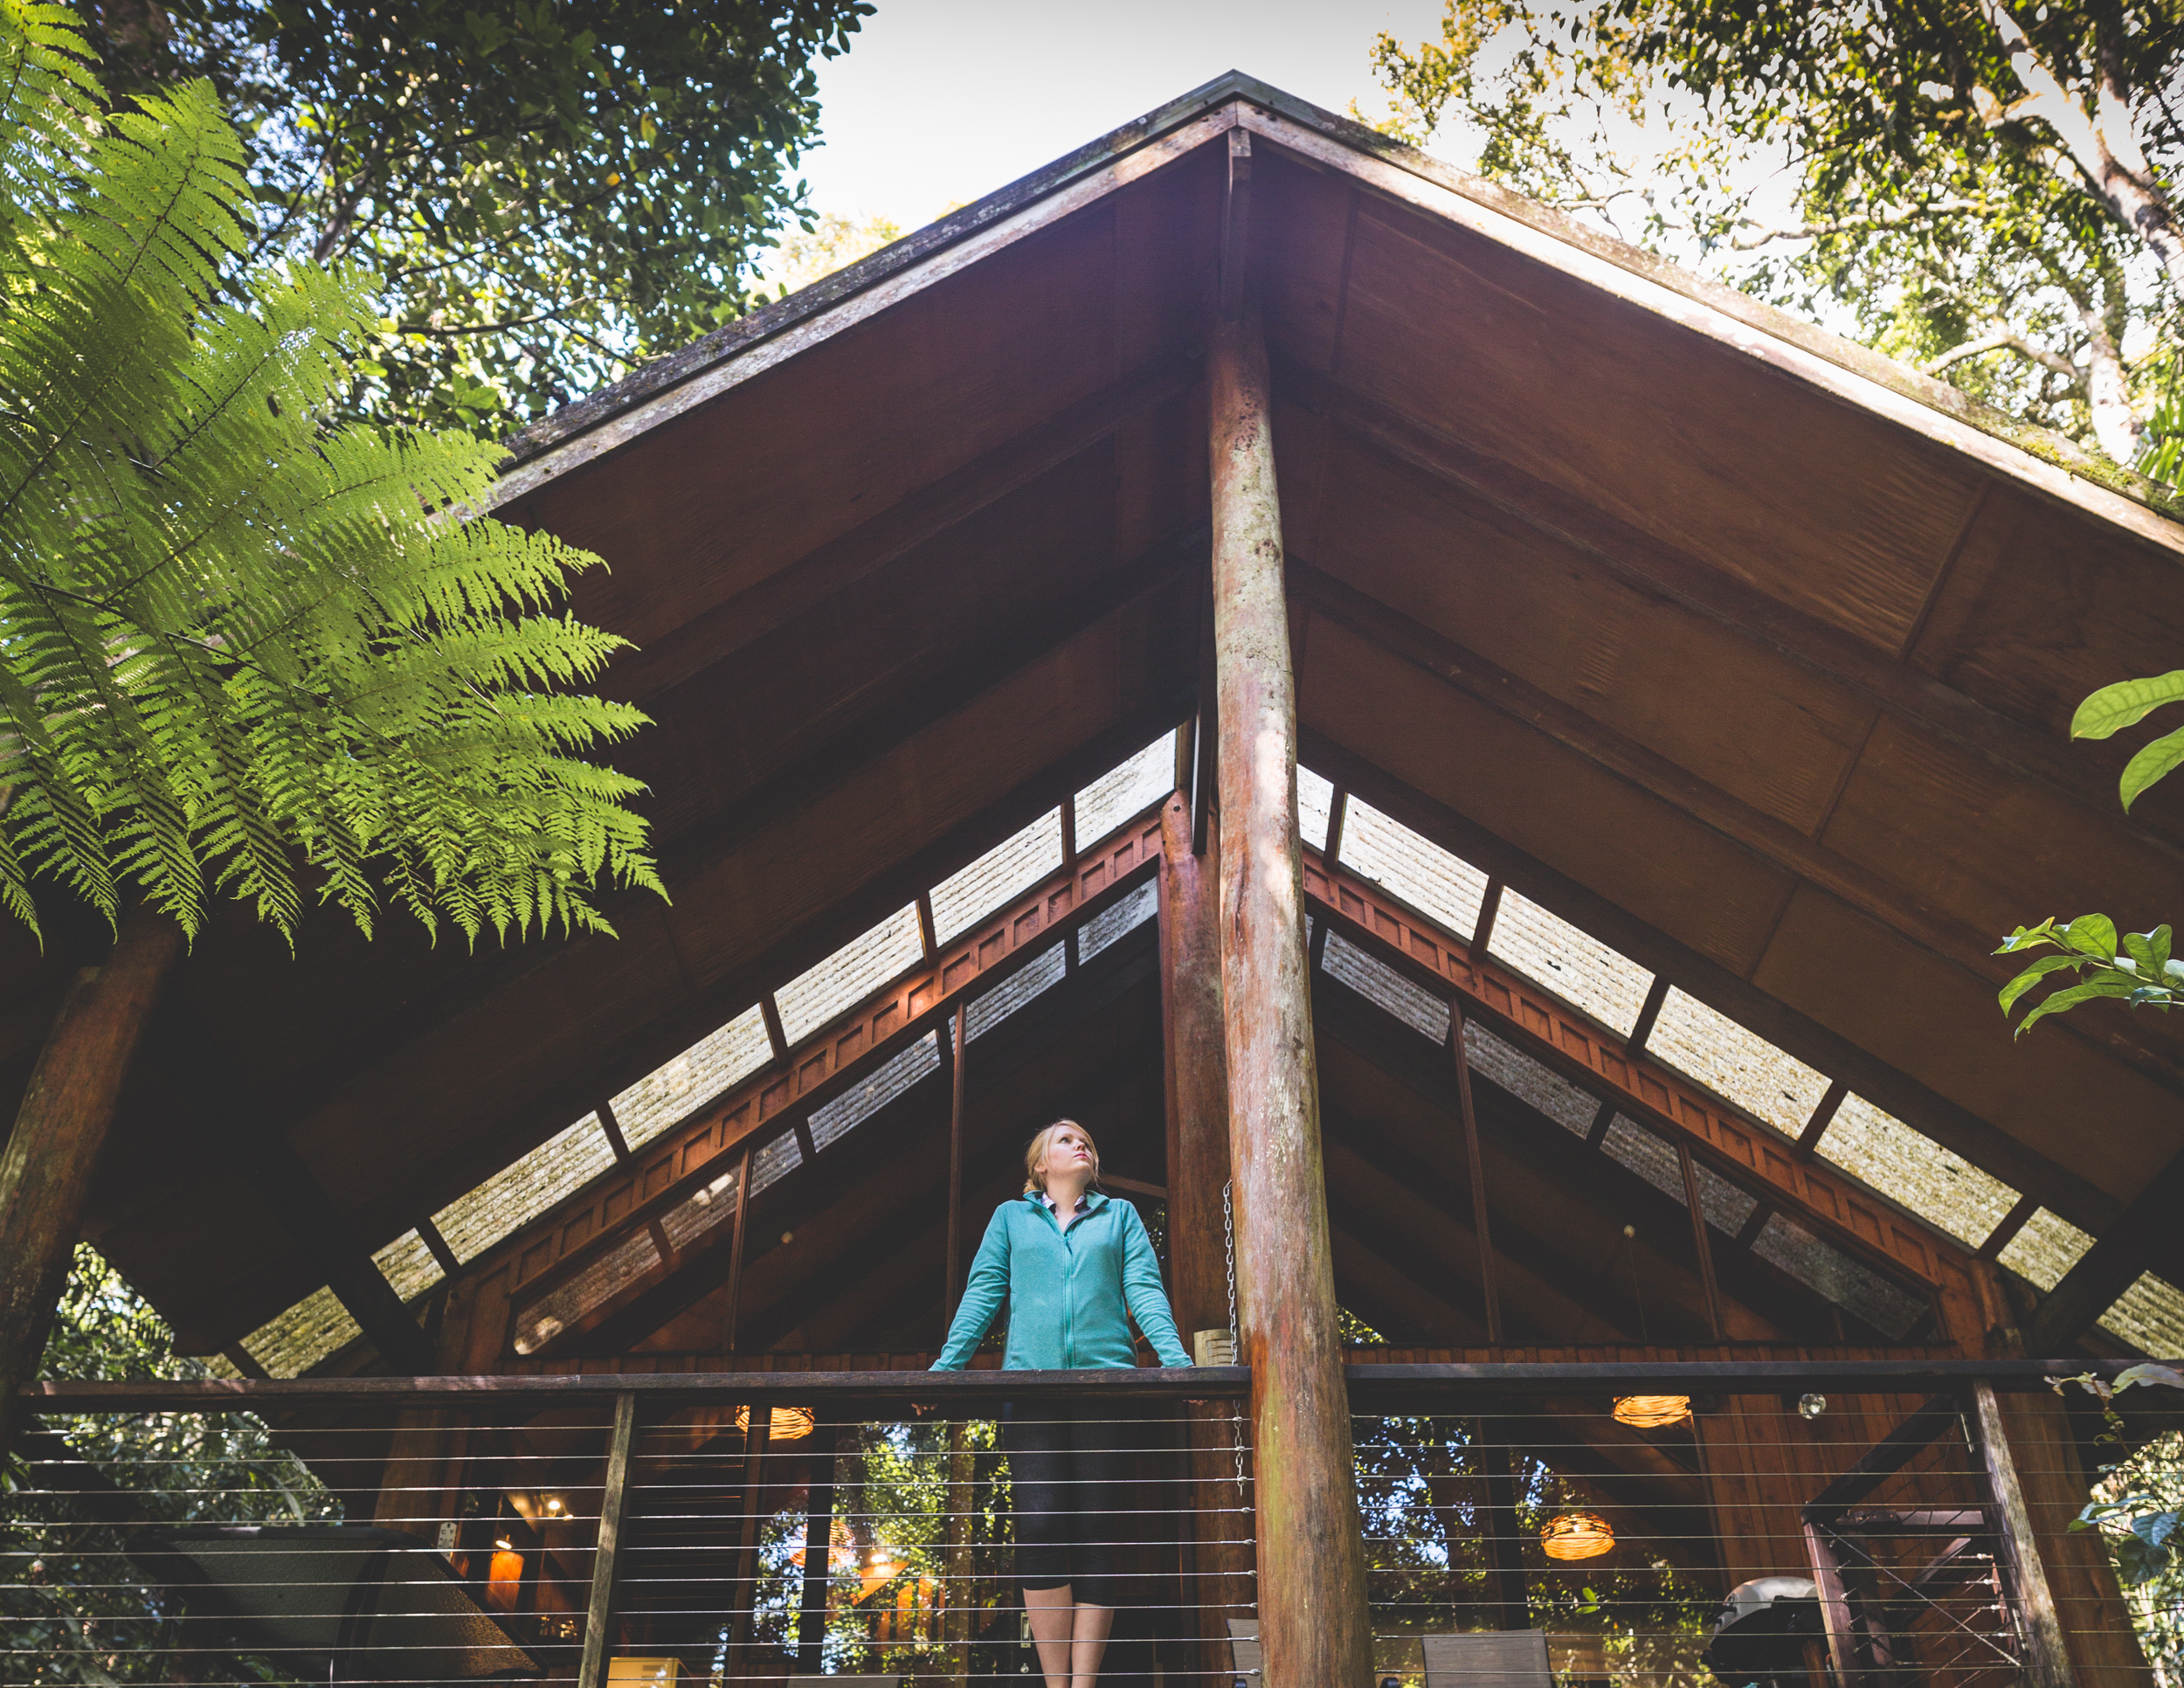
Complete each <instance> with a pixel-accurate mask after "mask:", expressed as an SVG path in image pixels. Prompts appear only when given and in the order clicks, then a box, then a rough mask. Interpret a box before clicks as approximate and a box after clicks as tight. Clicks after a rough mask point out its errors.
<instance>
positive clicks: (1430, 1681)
mask: <svg viewBox="0 0 2184 1688" xmlns="http://www.w3.org/2000/svg"><path fill="white" fill-rule="evenodd" d="M1420 1640H1421V1641H1423V1642H1424V1643H1425V1646H1426V1688H1458V1685H1462V1688H1552V1680H1553V1679H1552V1678H1551V1677H1550V1676H1549V1675H1548V1672H1547V1633H1546V1631H1545V1630H1544V1629H1470V1630H1462V1631H1457V1632H1455V1633H1447V1632H1444V1633H1441V1634H1437V1635H1428V1636H1420Z"/></svg>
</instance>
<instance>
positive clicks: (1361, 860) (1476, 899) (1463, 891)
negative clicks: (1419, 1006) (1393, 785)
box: [1341, 797, 1486, 938]
mask: <svg viewBox="0 0 2184 1688" xmlns="http://www.w3.org/2000/svg"><path fill="white" fill-rule="evenodd" d="M1341 860H1342V865H1343V866H1344V867H1345V868H1349V869H1350V870H1351V872H1352V873H1354V874H1357V875H1358V876H1359V877H1361V878H1364V879H1370V880H1372V881H1373V882H1375V883H1377V884H1379V885H1383V886H1386V888H1387V889H1388V890H1389V891H1390V892H1391V893H1392V894H1393V895H1394V896H1399V897H1400V898H1402V899H1403V901H1404V902H1406V903H1409V904H1410V905H1411V907H1413V909H1415V910H1418V911H1419V913H1420V914H1422V915H1424V916H1426V917H1427V918H1428V919H1430V920H1434V921H1438V922H1439V923H1440V924H1441V925H1442V926H1444V927H1446V928H1447V929H1448V930H1450V931H1452V932H1454V933H1455V935H1456V936H1457V937H1462V938H1469V937H1470V936H1471V934H1472V933H1473V932H1474V931H1475V930H1477V927H1478V922H1479V904H1480V903H1481V901H1482V900H1483V899H1484V897H1485V896H1486V875H1484V874H1482V873H1481V872H1480V871H1479V870H1478V869H1477V868H1475V867H1473V866H1472V865H1471V864H1470V863H1469V862H1468V861H1462V860H1461V859H1459V858H1458V857H1455V856H1453V855H1451V854H1448V851H1446V850H1444V849H1442V848H1441V846H1439V845H1438V844H1434V843H1429V842H1427V841H1426V840H1425V839H1423V838H1420V836H1419V835H1418V834H1416V833H1414V832H1413V831H1412V830H1411V829H1410V828H1409V827H1406V826H1404V825H1403V824H1402V822H1400V820H1390V819H1389V818H1388V817H1387V816H1386V815H1384V814H1382V813H1380V812H1379V810H1378V809H1376V808H1374V807H1373V806H1372V805H1371V804H1370V803H1366V802H1364V801H1363V800H1361V799H1358V798H1355V797H1353V798H1351V799H1350V803H1349V806H1348V808H1347V809H1346V810H1345V812H1344V820H1343V823H1342V857H1341Z"/></svg>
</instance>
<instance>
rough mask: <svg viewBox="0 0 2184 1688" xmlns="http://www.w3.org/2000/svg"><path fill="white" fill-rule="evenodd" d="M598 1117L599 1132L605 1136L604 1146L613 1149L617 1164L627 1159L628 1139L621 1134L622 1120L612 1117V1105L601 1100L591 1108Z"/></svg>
mask: <svg viewBox="0 0 2184 1688" xmlns="http://www.w3.org/2000/svg"><path fill="white" fill-rule="evenodd" d="M591 1111H592V1112H593V1113H595V1114H597V1115H598V1117H599V1134H600V1135H601V1136H602V1137H604V1138H606V1146H607V1147H608V1148H610V1149H612V1150H613V1151H614V1159H615V1162H616V1164H617V1165H619V1164H620V1163H622V1162H624V1161H626V1160H627V1159H629V1139H628V1138H625V1137H624V1136H623V1135H622V1122H621V1121H620V1120H619V1119H617V1118H615V1117H614V1110H613V1108H612V1105H611V1104H609V1103H605V1102H602V1103H600V1104H599V1105H598V1107H596V1108H594V1109H593V1110H591Z"/></svg>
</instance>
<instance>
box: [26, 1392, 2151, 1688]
mask: <svg viewBox="0 0 2184 1688" xmlns="http://www.w3.org/2000/svg"><path fill="white" fill-rule="evenodd" d="M2110 1369H2113V1368H2110ZM2055 1373H2056V1367H2055V1366H2049V1365H2042V1364H2041V1363H2038V1362H2027V1361H2020V1362H1994V1361H1946V1360H1942V1361H1937V1360H1931V1359H1919V1360H1870V1359H1869V1360H1842V1361H1832V1362H1831V1361H1814V1360H1797V1361H1780V1360H1778V1361H1772V1362H1768V1361H1752V1360H1738V1359H1724V1360H1718V1361H1708V1362H1692V1361H1688V1360H1687V1361H1675V1362H1655V1361H1642V1362H1631V1363H1623V1364H1602V1363H1597V1362H1592V1363H1541V1364H1511V1363H1481V1364H1476V1365H1462V1364H1445V1363H1443V1364H1420V1365H1395V1364H1363V1365H1358V1366H1352V1367H1351V1369H1350V1388H1351V1403H1352V1408H1353V1419H1352V1434H1353V1438H1354V1442H1355V1446H1356V1450H1357V1470H1358V1500H1359V1505H1360V1511H1361V1514H1362V1518H1363V1524H1364V1531H1365V1540H1366V1548H1367V1560H1368V1564H1369V1567H1370V1581H1369V1595H1370V1598H1371V1601H1372V1617H1373V1624H1374V1629H1375V1632H1376V1634H1377V1635H1378V1636H1379V1643H1378V1655H1377V1657H1376V1660H1375V1674H1374V1678H1373V1680H1374V1682H1375V1684H1376V1685H1385V1684H1389V1683H1393V1684H1398V1685H1403V1688H1427V1685H1434V1688H1439V1685H1443V1684H1447V1683H1450V1682H1453V1681H1455V1680H1456V1679H1458V1678H1462V1680H1464V1681H1465V1682H1467V1683H1469V1682H1472V1681H1473V1680H1475V1679H1477V1680H1479V1681H1481V1682H1482V1684H1483V1688H1547V1684H1548V1683H1549V1681H1550V1680H1552V1682H1554V1683H1557V1684H1560V1685H1564V1688H1606V1685H1607V1684H1608V1683H1611V1682H1613V1683H1615V1684H1618V1685H1628V1688H1671V1685H1675V1688H1684V1685H1690V1688H1700V1685H1704V1684H1707V1683H1708V1682H1709V1681H1710V1680H1711V1682H1713V1683H1716V1684H1718V1685H1721V1688H1743V1685H1745V1684H1746V1683H1758V1684H1762V1685H1766V1688H1829V1685H1831V1684H1832V1685H1833V1688H1889V1685H1891V1684H1893V1683H1896V1682H1898V1681H1903V1682H1911V1681H1917V1682H1920V1683H1929V1682H1930V1683H1933V1684H1935V1685H1938V1688H1990V1685H1991V1688H2002V1685H2005V1684H2008V1683H2010V1682H2014V1681H2017V1680H2021V1679H2022V1680H2028V1681H2031V1682H2033V1683H2035V1684H2038V1685H2040V1688H2062V1685H2063V1684H2064V1683H2067V1682H2077V1683H2079V1684H2081V1685H2084V1688H2092V1685H2093V1683H2094V1679H2095V1678H2102V1677H2106V1676H2110V1675H2114V1676H2117V1677H2118V1678H2121V1677H2125V1676H2129V1677H2132V1678H2137V1679H2144V1676H2145V1671H2146V1666H2145V1664H2144V1663H2143V1661H2142V1659H2141V1657H2140V1654H2139V1648H2138V1643H2136V1641H2135V1640H2134V1639H2133V1637H2132V1634H2131V1630H2130V1614H2129V1612H2128V1611H2127V1610H2126V1608H2125V1606H2124V1604H2123V1603H2122V1601H2121V1599H2120V1597H2119V1595H2118V1591H2117V1589H2116V1587H2115V1585H2114V1582H2113V1579H2112V1576H2110V1575H2109V1574H2108V1572H2107V1568H2106V1559H2105V1552H2104V1550H2103V1548H2102V1546H2101V1544H2100V1542H2099V1541H2098V1538H2096V1537H2092V1536H2089V1535H2087V1534H2086V1533H2085V1532H2083V1531H2073V1530H2072V1529H2071V1528H2070V1524H2071V1521H2072V1520H2073V1519H2075V1518H2076V1516H2077V1512H2078V1510H2079V1509H2080V1508H2081V1507H2082V1506H2083V1505H2084V1499H2085V1494H2086V1482H2085V1475H2084V1452H2085V1449H2084V1434H2085V1431H2086V1428H2087V1427H2086V1426H2085V1425H2084V1423H2083V1422H2075V1423H2074V1422H2073V1420H2072V1418H2071V1416H2070V1412H2069V1411H2068V1410H2067V1409H2066V1406H2065V1403H2064V1402H2063V1401H2062V1400H2060V1399H2058V1397H2057V1396H2056V1394H2054V1393H2052V1392H2051V1390H2050V1387H2049V1378H2050V1377H2051V1376H2052V1375H2054V1374H2055ZM1249 1387H1250V1379H1249V1374H1248V1373H1247V1372H1245V1371H1243V1370H1241V1369H1240V1368H1206V1369H1199V1370H1193V1371H1156V1370H1144V1371H1137V1372H1120V1373H1006V1374H1005V1373H998V1372H993V1371H979V1370H974V1371H970V1372H964V1373H922V1372H902V1371H889V1372H847V1373H846V1372H832V1373H820V1372H785V1371H784V1372H773V1373H709V1374H691V1373H653V1374H644V1375H631V1374H607V1375H601V1374H593V1375H565V1376H547V1377H497V1378H416V1379H404V1378H352V1379H309V1380H290V1381H266V1380H208V1381H204V1382H192V1383H110V1382H82V1383H48V1384H45V1385H41V1386H38V1387H37V1388H36V1389H35V1390H34V1391H33V1392H32V1398H33V1403H34V1405H35V1407H36V1408H37V1410H38V1412H39V1413H40V1414H42V1415H44V1422H45V1427H46V1428H45V1429H42V1430H38V1431H36V1432H34V1433H33V1434H32V1435H31V1437H30V1439H29V1441H28V1443H27V1445H26V1446H24V1448H22V1449H19V1450H18V1452H19V1453H20V1454H21V1455H22V1456H24V1462H25V1463H24V1465H23V1466H22V1467H21V1468H20V1472H19V1477H18V1480H17V1484H16V1486H15V1489H14V1491H13V1492H12V1493H11V1494H10V1509H9V1512H10V1515H9V1518H8V1519H7V1523H6V1537H7V1539H6V1543H5V1554H6V1560H5V1563H6V1574H5V1576H4V1579H3V1581H4V1582H5V1585H6V1598H5V1603H4V1606H3V1607H0V1630H4V1633H3V1634H0V1658H3V1659H4V1664H0V1678H4V1679H5V1680H7V1681H9V1682H43V1681H52V1682H61V1681H96V1680H102V1679H112V1680H114V1681H119V1682H129V1681H183V1682H191V1683H210V1682H238V1683H240V1682H245V1681H293V1682H305V1681H313V1682H329V1681H330V1682H349V1681H357V1682H363V1681H379V1682H389V1681H393V1682H426V1681H430V1682H454V1681H471V1680H477V1679H482V1678H494V1679H502V1680H549V1679H550V1680H561V1681H574V1682H577V1683H579V1684H581V1685H583V1688H605V1685H607V1684H609V1683H614V1684H625V1683H627V1684H634V1683H637V1682H640V1681H644V1682H669V1681H674V1682H685V1681H689V1680H691V1679H694V1678H695V1679H703V1680H707V1681H729V1680H736V1681H745V1680H774V1681H782V1680H786V1679H789V1678H799V1677H821V1676H835V1677H837V1678H840V1677H845V1676H847V1677H853V1678H854V1677H857V1676H859V1675H860V1674H861V1677H862V1678H863V1679H864V1680H865V1681H867V1682H877V1681H884V1682H888V1683H894V1682H895V1681H897V1680H898V1679H914V1680H917V1681H927V1680H946V1681H971V1680H984V1679H986V1678H995V1677H1008V1678H1026V1677H1029V1678H1033V1679H1037V1678H1038V1676H1039V1664H1038V1651H1037V1648H1036V1646H1035V1645H1034V1644H1033V1639H1032V1637H1031V1636H1030V1633H1029V1623H1028V1621H1027V1618H1026V1613H1025V1611H1024V1609H1023V1602H1022V1601H1021V1598H1020V1597H1019V1593H1018V1587H1019V1585H1018V1581H1017V1573H1018V1571H1019V1568H1021V1567H1019V1564H1018V1561H1017V1555H1018V1554H1019V1552H1020V1551H1021V1550H1022V1548H1023V1546H1024V1539H1025V1536H1026V1529H1027V1513H1028V1512H1030V1511H1032V1510H1033V1509H1034V1508H1035V1506H1036V1505H1037V1503H1036V1502H1035V1501H1034V1499H1033V1495H1034V1494H1035V1493H1036V1492H1037V1491H1033V1490H1032V1489H1031V1488H1030V1487H1028V1486H1027V1485H1029V1484H1031V1483H1032V1482H1033V1479H1034V1478H1036V1477H1040V1476H1043V1475H1047V1471H1045V1470H1043V1469H1042V1468H1041V1467H1040V1465H1039V1463H1038V1461H1039V1460H1040V1457H1041V1456H1040V1452H1039V1449H1040V1448H1041V1447H1042V1446H1047V1445H1051V1444H1052V1443H1053V1442H1054V1441H1055V1440H1056V1439H1057V1438H1059V1439H1061V1440H1063V1441H1065V1442H1072V1443H1073V1445H1074V1446H1075V1448H1076V1449H1079V1450H1080V1451H1081V1452H1082V1453H1083V1454H1086V1455H1089V1459H1086V1460H1084V1461H1083V1462H1082V1466H1081V1468H1080V1469H1081V1475H1080V1477H1078V1479H1077V1480H1076V1481H1075V1486H1074V1487H1072V1486H1070V1484H1069V1482H1068V1481H1067V1479H1068V1472H1067V1471H1066V1470H1065V1471H1062V1472H1061V1473H1059V1475H1061V1477H1063V1478H1064V1479H1065V1482H1064V1484H1063V1487H1062V1489H1061V1491H1060V1493H1061V1503H1060V1510H1061V1512H1063V1513H1066V1514H1068V1520H1067V1521H1065V1522H1064V1524H1063V1525H1062V1526H1061V1527H1063V1528H1064V1530H1065V1532H1066V1531H1068V1530H1074V1531H1075V1532H1076V1539H1077V1541H1078V1543H1079V1546H1078V1548H1077V1549H1075V1550H1073V1551H1077V1552H1080V1553H1081V1552H1082V1547H1083V1546H1087V1545H1089V1546H1094V1547H1095V1549H1099V1550H1103V1551H1100V1552H1096V1553H1095V1555H1094V1557H1095V1560H1097V1561H1098V1562H1097V1563H1096V1564H1095V1566H1094V1567H1093V1568H1094V1570H1095V1573H1096V1574H1099V1575H1100V1576H1102V1578H1103V1579H1104V1581H1103V1582H1102V1584H1101V1588H1102V1590H1103V1591H1104V1592H1103V1594H1102V1597H1101V1598H1102V1603H1111V1604H1112V1605H1113V1606H1114V1607H1115V1608H1116V1619H1115V1627H1114V1636H1113V1640H1112V1642H1111V1643H1110V1644H1109V1651H1108V1654H1107V1658H1106V1664H1105V1670H1104V1672H1103V1675H1102V1681H1106V1682H1115V1683H1120V1682H1125V1681H1135V1682H1146V1683H1151V1682H1156V1681H1158V1682H1164V1683H1165V1682H1174V1683H1178V1684H1183V1683H1194V1682H1211V1683H1218V1684H1220V1685H1222V1688H1229V1685H1233V1684H1234V1682H1236V1681H1237V1680H1238V1679H1239V1678H1241V1680H1242V1681H1243V1682H1244V1683H1245V1684H1246V1685H1247V1688H1257V1685H1258V1684H1259V1682H1260V1680H1261V1677H1260V1675H1259V1672H1260V1671H1261V1660H1260V1658H1259V1656H1258V1650H1257V1647H1256V1644H1255V1641H1254V1619H1255V1615H1256V1613H1257V1611H1258V1608H1259V1606H1260V1604H1261V1602H1265V1601H1271V1600H1276V1599H1303V1600H1310V1599H1312V1598H1313V1597H1314V1595H1315V1591H1314V1590H1312V1589H1309V1588H1307V1589H1290V1590H1277V1589H1269V1588H1261V1587H1260V1586H1258V1584H1257V1583H1256V1581H1255V1578H1254V1553H1253V1546H1252V1535H1253V1512H1252V1504H1253V1494H1252V1486H1251V1485H1252V1471H1251V1449H1250V1441H1251V1438H1250V1434H1249V1432H1250V1424H1249V1412H1250V1408H1249V1406H1248V1392H1249ZM2080 1399H2081V1400H2082V1401H2083V1402H2084V1404H2085V1405H2086V1406H2091V1397H2081V1398H2080ZM1266 1409H1267V1410H1278V1405H1277V1406H1273V1407H1269V1408H1266ZM2082 1416H2083V1415H2082V1414H2081V1417H2082ZM1033 1533H1036V1532H1033ZM1078 1564H1079V1568H1080V1571H1082V1560H1079V1561H1078ZM1770 1578H1772V1579H1775V1581H1773V1582H1767V1581H1763V1580H1764V1579H1770ZM1754 1585H1757V1586H1756V1587H1755V1586H1754ZM1732 1591H1741V1592H1740V1593H1736V1594H1733V1595H1732ZM1725 1597H1731V1599H1732V1600H1733V1601H1735V1602H1741V1603H1740V1604H1736V1605H1734V1606H1733V1607H1732V1608H1731V1610H1730V1611H1729V1612H1728V1614H1727V1615H1728V1618H1729V1620H1730V1622H1729V1623H1728V1627H1727V1628H1726V1629H1724V1627H1723V1624H1724V1598H1725ZM1710 1671H1711V1677H1710ZM1503 1678H1524V1684H1522V1685H1520V1684H1519V1683H1517V1682H1515V1681H1504V1680H1503ZM1279 1688H1288V1685H1279Z"/></svg>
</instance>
